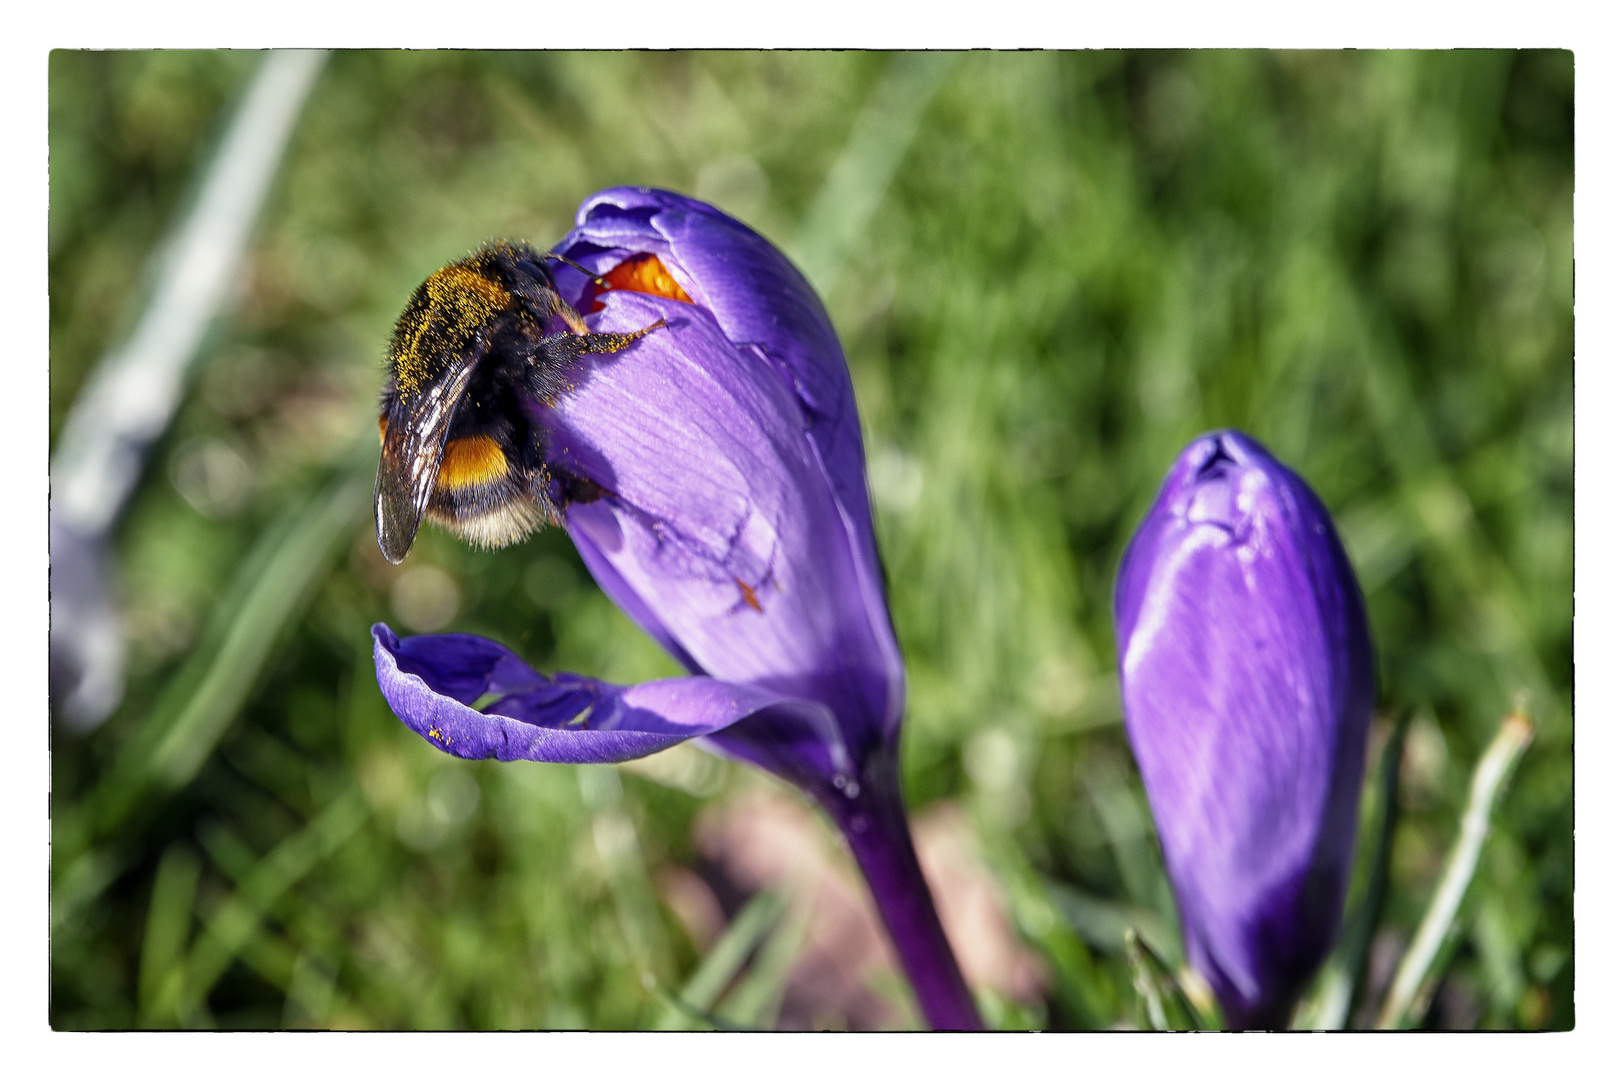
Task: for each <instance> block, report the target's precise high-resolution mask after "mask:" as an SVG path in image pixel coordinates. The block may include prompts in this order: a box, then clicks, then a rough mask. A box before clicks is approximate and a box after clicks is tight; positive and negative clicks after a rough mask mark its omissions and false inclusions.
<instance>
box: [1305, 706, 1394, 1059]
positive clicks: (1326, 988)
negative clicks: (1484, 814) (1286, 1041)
mask: <svg viewBox="0 0 1623 1080" xmlns="http://www.w3.org/2000/svg"><path fill="white" fill-rule="evenodd" d="M1409 719H1410V714H1408V713H1405V714H1404V715H1403V716H1402V717H1401V718H1400V719H1399V720H1398V722H1397V724H1396V725H1394V726H1393V728H1392V733H1391V734H1390V735H1388V736H1387V738H1386V745H1385V746H1384V747H1382V749H1381V761H1380V766H1379V768H1378V769H1377V771H1376V776H1375V788H1376V795H1375V804H1376V810H1375V839H1374V842H1373V844H1372V845H1371V846H1370V848H1369V854H1368V856H1367V863H1366V865H1365V868H1364V873H1363V878H1364V881H1365V883H1366V884H1365V885H1364V890H1363V893H1362V895H1361V896H1360V897H1359V900H1358V907H1357V908H1356V910H1355V911H1354V913H1353V915H1352V917H1351V918H1350V919H1349V920H1348V922H1347V925H1346V926H1345V928H1344V929H1343V931H1342V935H1341V941H1340V942H1338V943H1337V945H1336V949H1335V952H1334V953H1332V954H1331V956H1330V962H1329V963H1328V964H1326V965H1325V972H1324V974H1323V975H1322V976H1321V977H1320V979H1319V989H1318V993H1316V994H1315V995H1314V1001H1313V1005H1312V1006H1311V1007H1310V1008H1308V1009H1307V1010H1305V1011H1304V1014H1303V1018H1302V1020H1301V1022H1300V1023H1297V1024H1293V1025H1292V1026H1293V1027H1298V1028H1306V1029H1309V1030H1314V1031H1340V1030H1342V1029H1343V1028H1345V1027H1346V1026H1347V1016H1348V1014H1349V1013H1350V1012H1351V1011H1352V1006H1353V1002H1355V1001H1357V1000H1358V995H1359V994H1360V993H1361V992H1362V990H1363V988H1364V979H1365V976H1366V974H1367V973H1368V971H1369V948H1370V943H1371V942H1373V941H1374V940H1375V924H1376V922H1377V921H1378V920H1379V918H1380V914H1381V905H1382V904H1384V903H1385V901H1386V886H1387V881H1388V879H1389V877H1390V874H1391V868H1392V838H1393V836H1394V835H1395V834H1396V832H1397V824H1398V811H1397V791H1398V766H1399V765H1400V764H1401V763H1402V761H1403V741H1404V737H1405V736H1406V735H1408V733H1409Z"/></svg>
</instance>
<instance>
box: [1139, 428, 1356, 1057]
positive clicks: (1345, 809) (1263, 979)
mask: <svg viewBox="0 0 1623 1080" xmlns="http://www.w3.org/2000/svg"><path fill="white" fill-rule="evenodd" d="M1116 645H1117V649H1118V651H1119V658H1120V667H1121V690H1122V705H1123V708H1124V710H1125V712H1126V719H1127V736H1128V740H1129V742H1131V744H1132V748H1133V754H1134V756H1135V757H1136V758H1137V759H1138V764H1139V769H1140V771H1141V772H1142V773H1143V776H1144V787H1145V790H1146V792H1147V793H1148V795H1149V801H1150V809H1151V810H1152V811H1153V813H1154V816H1155V823H1156V828H1157V830H1158V831H1159V833H1160V838H1161V850H1162V853H1163V854H1164V856H1165V859H1166V866H1167V872H1168V875H1169V876H1170V877H1171V880H1172V887H1173V891H1174V893H1175V894H1176V896H1177V900H1178V908H1179V911H1180V912H1181V914H1182V916H1183V928H1184V941H1185V944H1186V948H1187V952H1188V956H1189V960H1190V963H1191V964H1193V965H1194V967H1195V968H1196V969H1197V970H1199V971H1200V972H1201V974H1203V975H1204V976H1205V977H1206V979H1207V981H1208V982H1210V983H1211V985H1212V987H1213V989H1214V990H1215V992H1216V993H1217V996H1218V998H1219V1000H1220V1001H1221V1002H1222V1004H1223V1009H1224V1011H1225V1013H1226V1014H1227V1019H1228V1022H1229V1025H1230V1026H1231V1027H1235V1028H1255V1027H1282V1026H1284V1025H1285V1024H1286V1023H1287V1022H1288V1021H1289V1018H1290V1009H1291V1006H1292V1004H1293V1002H1294V1001H1295V999H1296V996H1297V994H1298V993H1299V992H1300V991H1301V989H1302V987H1303V985H1304V984H1305V983H1306V981H1307V980H1308V978H1309V977H1310V976H1311V975H1312V973H1313V972H1314V970H1315V969H1316V968H1317V967H1318V965H1319V964H1320V963H1321V962H1322V961H1323V959H1324V957H1325V955H1326V953H1327V952H1328V951H1329V949H1330V946H1331V944H1332V940H1333V938H1334V937H1335V933H1336V929H1337V926H1338V924H1339V923H1340V918H1341V903H1342V898H1343V895H1344V893H1345V891H1346V887H1347V873H1348V865H1349V863H1350V861H1351V858H1352V847H1353V839H1354V834H1355V832H1356V831H1357V825H1358V791H1359V785H1360V781H1361V778H1362V776H1363V769H1364V742H1365V737H1366V734H1367V732H1368V728H1369V722H1370V716H1371V714H1372V712H1373V710H1374V706H1375V662H1374V655H1373V651H1372V649H1371V647H1370V639H1369V629H1368V624H1367V623H1366V621H1365V617H1364V602H1363V596H1362V594H1361V593H1360V591H1359V588H1358V582H1357V580H1356V579H1355V578H1354V577H1353V572H1352V567H1351V566H1350V565H1349V564H1348V562H1347V556H1346V554H1345V552H1343V551H1342V548H1341V542H1340V541H1339V539H1338V538H1337V536H1336V530H1335V526H1334V524H1332V522H1331V520H1330V514H1329V512H1328V511H1326V510H1325V508H1324V504H1322V503H1321V502H1320V501H1319V499H1318V497H1317V496H1315V495H1314V494H1313V491H1312V489H1310V488H1309V487H1308V486H1307V484H1306V483H1304V482H1303V481H1302V479H1301V478H1300V477H1299V476H1297V475H1296V474H1295V473H1293V472H1291V471H1290V470H1289V469H1288V468H1286V467H1285V466H1284V465H1281V464H1280V463H1279V462H1278V461H1276V460H1274V458H1273V457H1272V456H1271V455H1270V454H1269V453H1268V451H1267V450H1265V449H1263V448H1262V447H1261V446H1260V445H1258V444H1257V443H1256V442H1254V441H1252V440H1251V439H1249V438H1247V437H1246V436H1244V435H1242V434H1240V433H1238V432H1235V431H1221V432H1217V433H1216V434H1212V435H1206V436H1202V437H1201V438H1199V439H1196V440H1195V441H1194V442H1193V443H1191V444H1190V446H1189V447H1188V449H1186V450H1185V451H1184V452H1183V454H1182V456H1180V457H1179V458H1178V461H1177V464H1175V465H1174V466H1173V467H1172V471H1171V473H1170V474H1169V475H1168V476H1167V479H1166V482H1165V483H1164V484H1163V485H1162V486H1161V492H1160V494H1159V495H1158V496H1156V500H1155V504H1154V505H1153V506H1152V507H1151V508H1150V511H1149V514H1148V515H1147V516H1146V517H1145V519H1144V522H1143V524H1142V525H1140V526H1139V529H1138V532H1137V534H1136V535H1135V536H1134V537H1133V540H1132V543H1131V544H1129V545H1128V548H1127V554H1126V556H1125V557H1124V558H1123V559H1122V564H1121V570H1120V573H1119V575H1118V577H1117V579H1116Z"/></svg>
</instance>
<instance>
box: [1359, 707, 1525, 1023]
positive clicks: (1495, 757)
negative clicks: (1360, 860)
mask: <svg viewBox="0 0 1623 1080" xmlns="http://www.w3.org/2000/svg"><path fill="white" fill-rule="evenodd" d="M1532 739H1533V725H1532V723H1531V722H1530V721H1529V720H1528V719H1527V716H1526V714H1525V713H1523V712H1522V711H1521V710H1520V709H1518V710H1517V711H1515V712H1513V713H1511V714H1510V715H1509V716H1507V717H1505V719H1504V721H1503V722H1502V723H1501V724H1500V725H1499V734H1498V735H1497V736H1495V737H1494V740H1493V742H1492V743H1490V744H1489V745H1488V749H1487V750H1486V751H1485V752H1484V753H1483V755H1482V757H1481V759H1480V760H1479V761H1478V762H1477V766H1476V771H1475V772H1474V773H1472V775H1471V797H1470V801H1469V802H1468V803H1467V805H1466V808H1465V814H1464V816H1463V817H1462V818H1461V819H1460V835H1459V839H1458V840H1456V841H1455V843H1454V850H1453V851H1451V852H1450V853H1449V856H1448V863H1447V864H1446V865H1445V866H1444V868H1443V876H1442V880H1441V881H1439V882H1438V884H1437V890H1436V891H1435V892H1434V893H1432V897H1431V904H1430V905H1429V906H1428V907H1427V908H1426V914H1425V917H1424V918H1423V919H1422V920H1421V922H1420V929H1419V930H1418V931H1416V933H1415V937H1414V941H1413V942H1412V943H1411V944H1410V945H1409V951H1408V952H1407V953H1405V954H1404V956H1403V960H1402V962H1401V963H1400V964H1399V965H1398V971H1397V974H1396V975H1395V976H1394V977H1393V979H1392V987H1391V989H1390V990H1388V991H1387V995H1386V1000H1385V1001H1384V1002H1383V1003H1382V1005H1381V1012H1380V1016H1379V1017H1378V1018H1377V1019H1376V1021H1375V1026H1376V1028H1378V1029H1380V1030H1383V1031H1390V1030H1392V1029H1394V1028H1399V1027H1409V1026H1411V1025H1413V1024H1415V1023H1416V1022H1418V1021H1419V1019H1420V1017H1421V1016H1422V1015H1423V1014H1424V1012H1425V1009H1426V1006H1427V1005H1428V1004H1429V1002H1430V998H1431V995H1430V993H1429V992H1428V993H1422V992H1421V988H1422V985H1423V984H1426V983H1430V984H1432V985H1435V980H1434V979H1428V978H1427V977H1428V975H1431V974H1432V969H1433V966H1434V962H1435V961H1436V959H1437V957H1438V955H1439V953H1440V951H1441V947H1442V944H1443V941H1444V939H1445V938H1446V937H1447V936H1448V934H1449V931H1450V929H1451V928H1452V927H1453V925H1454V917H1455V915H1456V914H1457V913H1458V911H1459V907H1460V901H1461V900H1463V899H1464V898H1465V891H1466V888H1467V887H1468V886H1469V885H1470V884H1471V879H1472V877H1473V876H1474V875H1475V873H1476V864H1477V858H1478V856H1480V855H1481V854H1482V844H1483V842H1484V841H1485V840H1486V839H1487V837H1488V824H1489V817H1490V815H1491V814H1492V813H1493V806H1494V802H1495V801H1496V800H1497V799H1498V797H1499V793H1500V791H1501V790H1502V789H1503V788H1504V785H1505V782H1506V781H1507V780H1508V779H1509V778H1510V774H1511V773H1512V772H1513V771H1514V770H1515V767H1516V762H1517V761H1518V760H1519V759H1520V758H1521V756H1522V751H1524V750H1526V749H1527V744H1528V743H1530V742H1531V741H1532Z"/></svg>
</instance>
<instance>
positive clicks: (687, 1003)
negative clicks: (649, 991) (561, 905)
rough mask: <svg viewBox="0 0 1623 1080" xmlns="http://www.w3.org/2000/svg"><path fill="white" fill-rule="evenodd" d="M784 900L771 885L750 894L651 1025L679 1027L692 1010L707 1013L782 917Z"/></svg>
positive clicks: (685, 1023) (684, 1024)
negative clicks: (671, 1000) (674, 996)
mask: <svg viewBox="0 0 1623 1080" xmlns="http://www.w3.org/2000/svg"><path fill="white" fill-rule="evenodd" d="M787 904H788V901H787V900H786V899H785V897H784V895H783V894H782V893H780V892H778V891H776V890H773V889H766V890H763V891H762V892H758V893H756V894H755V896H753V897H752V898H751V899H750V901H749V903H747V904H745V905H744V906H743V907H742V908H740V909H739V912H738V914H737V915H735V916H734V917H733V921H732V922H731V923H730V924H729V925H728V927H727V931H726V933H724V934H722V935H721V937H720V939H718V940H717V941H716V943H715V945H714V946H712V947H711V949H710V952H709V954H708V955H706V956H705V958H704V960H703V961H702V962H701V963H700V964H699V967H698V970H696V971H694V973H693V974H692V976H691V977H689V979H688V981H687V984H686V985H685V986H683V987H682V991H681V993H680V994H678V995H677V996H676V997H677V1000H676V1001H675V1002H668V1003H667V1004H666V1009H665V1013H664V1015H662V1016H661V1017H660V1018H659V1022H658V1023H657V1024H655V1025H654V1026H655V1028H656V1029H658V1030H660V1031H680V1030H684V1029H686V1028H687V1027H688V1026H689V1023H690V1021H691V1019H692V1013H693V1012H699V1013H708V1012H709V1011H710V1010H711V1008H712V1007H713V1006H714V1005H715V1003H716V999H717V998H719V997H720V996H721V993H722V991H723V990H725V989H727V985H728V984H729V983H731V982H732V981H733V978H734V976H736V975H737V974H738V972H739V969H741V968H742V967H743V966H744V961H745V960H747V959H749V955H750V953H751V952H753V951H754V950H755V947H756V946H757V945H759V944H760V943H761V940H762V939H763V938H765V937H766V936H767V934H769V933H771V931H772V928H773V927H774V926H776V925H777V924H778V922H779V920H780V919H782V917H783V912H784V908H785V907H786V906H787Z"/></svg>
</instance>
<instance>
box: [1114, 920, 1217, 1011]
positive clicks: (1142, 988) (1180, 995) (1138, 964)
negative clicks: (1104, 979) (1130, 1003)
mask: <svg viewBox="0 0 1623 1080" xmlns="http://www.w3.org/2000/svg"><path fill="white" fill-rule="evenodd" d="M1122 946H1123V949H1122V951H1123V952H1124V953H1125V954H1126V957H1127V970H1128V973H1129V974H1130V975H1131V976H1132V980H1133V990H1134V992H1135V993H1136V994H1137V995H1138V1001H1139V1005H1140V1007H1141V1008H1142V1009H1143V1011H1144V1019H1145V1020H1146V1021H1147V1022H1148V1025H1149V1027H1150V1028H1152V1029H1153V1030H1155V1031H1216V1030H1220V1029H1221V1028H1222V1026H1223V1024H1222V1021H1221V1019H1220V1018H1219V1017H1218V1016H1217V1013H1216V1005H1215V1003H1214V1002H1213V1001H1212V1000H1211V994H1210V992H1209V991H1206V990H1204V988H1202V989H1201V992H1200V994H1198V995H1191V993H1190V992H1189V985H1194V984H1198V982H1199V980H1198V977H1195V976H1194V973H1193V972H1191V971H1189V970H1188V969H1187V968H1185V969H1183V970H1182V971H1180V972H1174V971H1173V970H1172V966H1171V965H1170V964H1168V963H1167V962H1166V960H1165V959H1164V958H1163V957H1162V956H1161V954H1160V953H1158V952H1157V951H1156V950H1155V949H1153V948H1151V947H1150V944H1149V942H1147V941H1145V940H1144V938H1143V936H1142V935H1140V934H1139V932H1138V929H1137V928H1136V927H1132V926H1129V927H1128V928H1127V929H1126V930H1125V931H1123V932H1122ZM1197 999H1198V1000H1197Z"/></svg>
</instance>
